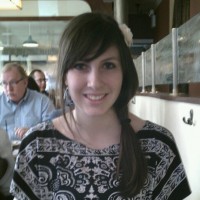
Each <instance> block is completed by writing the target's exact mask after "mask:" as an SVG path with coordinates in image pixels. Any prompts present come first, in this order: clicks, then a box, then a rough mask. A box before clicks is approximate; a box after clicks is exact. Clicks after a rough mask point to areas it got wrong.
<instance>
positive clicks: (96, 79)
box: [88, 67, 103, 89]
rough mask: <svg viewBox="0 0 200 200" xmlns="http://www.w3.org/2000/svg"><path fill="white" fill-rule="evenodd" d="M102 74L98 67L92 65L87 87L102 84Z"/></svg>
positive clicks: (96, 86)
mask: <svg viewBox="0 0 200 200" xmlns="http://www.w3.org/2000/svg"><path fill="white" fill-rule="evenodd" d="M102 78H103V77H102V74H101V72H100V70H99V69H98V68H95V67H92V68H91V70H90V72H89V74H88V87H91V88H95V89H96V88H99V87H101V85H102Z"/></svg>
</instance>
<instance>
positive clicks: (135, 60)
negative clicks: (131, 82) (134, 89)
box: [133, 56, 142, 87]
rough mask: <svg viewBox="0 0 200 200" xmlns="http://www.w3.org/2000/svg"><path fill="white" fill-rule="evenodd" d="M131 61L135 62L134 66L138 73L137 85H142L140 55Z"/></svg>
mask: <svg viewBox="0 0 200 200" xmlns="http://www.w3.org/2000/svg"><path fill="white" fill-rule="evenodd" d="M133 62H134V64H135V68H136V71H137V74H138V79H139V87H142V56H139V57H138V58H136V59H134V60H133Z"/></svg>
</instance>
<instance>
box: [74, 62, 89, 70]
mask: <svg viewBox="0 0 200 200" xmlns="http://www.w3.org/2000/svg"><path fill="white" fill-rule="evenodd" d="M74 69H77V70H86V69H87V65H86V64H85V63H76V64H75V65H74Z"/></svg>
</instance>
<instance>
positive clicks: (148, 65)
mask: <svg viewBox="0 0 200 200" xmlns="http://www.w3.org/2000/svg"><path fill="white" fill-rule="evenodd" d="M145 54H146V55H145V86H151V85H152V68H151V48H150V49H148V50H147V51H146V52H145Z"/></svg>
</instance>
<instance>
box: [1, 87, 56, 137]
mask: <svg viewBox="0 0 200 200" xmlns="http://www.w3.org/2000/svg"><path fill="white" fill-rule="evenodd" d="M54 110H55V108H54V105H53V102H52V101H51V99H50V98H48V97H47V96H46V95H44V94H41V93H39V92H37V91H33V90H29V89H27V91H26V94H25V96H24V97H23V98H22V99H21V101H20V102H19V103H18V104H16V103H14V102H13V101H11V100H10V99H9V98H8V97H7V96H6V95H5V93H2V94H1V95H0V127H1V128H3V129H4V130H5V131H6V132H7V133H8V136H9V139H10V140H19V139H20V138H18V137H17V136H16V135H15V131H14V130H15V128H22V127H26V128H30V127H32V126H34V125H36V124H38V123H40V122H43V121H46V120H48V119H49V116H50V115H51V113H52V112H53V111H54Z"/></svg>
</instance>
